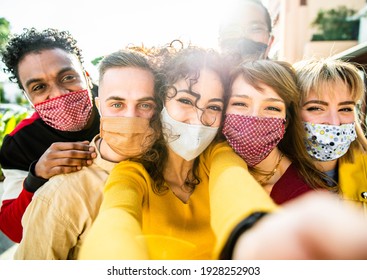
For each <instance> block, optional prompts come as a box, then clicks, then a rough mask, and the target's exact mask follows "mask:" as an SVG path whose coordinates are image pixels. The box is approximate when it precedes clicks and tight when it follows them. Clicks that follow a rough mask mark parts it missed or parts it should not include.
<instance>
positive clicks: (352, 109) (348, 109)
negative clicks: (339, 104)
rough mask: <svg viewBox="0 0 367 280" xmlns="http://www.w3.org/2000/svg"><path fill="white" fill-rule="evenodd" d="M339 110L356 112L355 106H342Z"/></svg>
mask: <svg viewBox="0 0 367 280" xmlns="http://www.w3.org/2000/svg"><path fill="white" fill-rule="evenodd" d="M339 111H340V112H346V113H348V112H354V108H352V107H345V108H340V109H339Z"/></svg>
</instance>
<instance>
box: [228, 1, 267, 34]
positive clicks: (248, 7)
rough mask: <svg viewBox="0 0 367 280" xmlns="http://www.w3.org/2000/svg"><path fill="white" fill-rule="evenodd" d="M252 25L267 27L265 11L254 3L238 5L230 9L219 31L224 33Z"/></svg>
mask: <svg viewBox="0 0 367 280" xmlns="http://www.w3.org/2000/svg"><path fill="white" fill-rule="evenodd" d="M252 23H258V24H264V25H267V23H266V14H265V11H264V10H263V9H262V7H260V6H259V5H257V4H255V3H251V2H246V3H239V4H237V5H233V7H231V11H230V12H229V13H228V16H226V18H224V20H223V23H222V28H221V29H222V32H224V33H225V32H227V31H228V29H231V28H234V27H235V26H238V27H244V26H248V25H250V24H252Z"/></svg>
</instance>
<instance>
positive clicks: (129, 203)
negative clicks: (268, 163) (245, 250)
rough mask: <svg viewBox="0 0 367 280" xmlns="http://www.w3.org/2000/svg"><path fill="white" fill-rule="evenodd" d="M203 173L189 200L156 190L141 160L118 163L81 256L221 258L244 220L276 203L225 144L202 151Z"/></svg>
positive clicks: (107, 257)
mask: <svg viewBox="0 0 367 280" xmlns="http://www.w3.org/2000/svg"><path fill="white" fill-rule="evenodd" d="M199 176H200V178H201V180H202V181H201V183H200V184H199V185H198V186H197V187H196V189H195V191H194V192H193V193H192V195H191V197H190V199H189V201H188V202H187V203H186V204H185V203H183V202H182V201H181V200H180V199H178V198H177V197H176V196H175V195H174V194H173V193H172V192H171V191H170V190H169V191H167V192H166V193H165V194H163V195H157V194H155V193H154V192H153V191H152V187H151V178H150V176H149V175H148V173H147V172H146V171H145V169H144V168H143V167H142V165H140V164H139V163H135V162H130V161H125V162H121V163H119V164H118V165H117V166H116V167H115V168H114V169H113V171H112V172H111V173H110V176H109V178H108V180H107V183H106V185H105V189H104V200H103V202H102V206H101V209H100V213H99V215H98V217H97V219H96V220H95V222H94V224H93V225H92V228H91V230H90V232H89V233H88V236H87V238H86V240H85V243H84V244H83V246H82V248H81V251H80V254H79V258H80V259H217V258H218V256H219V254H220V252H221V250H222V249H223V247H224V245H225V243H226V242H227V240H228V237H229V235H230V234H231V232H232V231H233V229H234V228H235V226H236V225H237V224H238V223H239V222H240V221H242V220H243V219H245V218H246V217H248V216H249V215H250V214H252V213H254V212H270V211H273V210H275V209H276V208H277V206H276V205H275V204H274V203H273V202H272V200H271V199H270V197H269V195H268V194H267V193H266V192H265V191H264V190H263V189H262V187H261V186H260V185H259V184H258V183H257V182H256V181H255V179H254V178H253V177H252V176H251V175H250V174H249V172H248V170H247V166H246V164H245V163H244V161H243V160H242V159H241V158H240V157H239V156H237V155H236V154H235V153H234V152H233V150H232V149H231V148H230V147H229V146H228V144H227V143H220V144H216V145H212V146H210V147H209V148H208V149H207V150H206V151H205V152H204V153H203V154H202V155H201V158H200V165H199Z"/></svg>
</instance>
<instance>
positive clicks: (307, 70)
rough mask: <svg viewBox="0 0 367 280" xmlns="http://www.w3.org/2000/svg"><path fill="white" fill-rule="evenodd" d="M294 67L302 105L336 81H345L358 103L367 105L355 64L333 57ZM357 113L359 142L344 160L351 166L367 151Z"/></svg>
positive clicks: (351, 148) (313, 60)
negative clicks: (310, 95) (313, 93)
mask: <svg viewBox="0 0 367 280" xmlns="http://www.w3.org/2000/svg"><path fill="white" fill-rule="evenodd" d="M293 66H294V68H295V70H296V75H297V79H298V88H299V90H300V94H301V95H300V101H299V104H300V106H302V104H303V102H304V100H305V99H306V98H307V96H308V95H309V94H310V92H311V91H313V92H316V93H318V94H322V92H323V88H324V87H325V86H332V85H334V84H335V83H337V82H342V83H344V84H345V85H346V86H347V87H348V89H349V92H350V95H351V97H352V99H353V100H354V101H355V102H356V104H361V103H363V102H364V91H365V89H364V83H363V80H362V78H361V75H360V73H359V70H358V68H357V66H356V65H354V64H353V63H351V62H346V61H342V60H339V59H333V58H322V59H315V58H312V59H307V60H302V61H299V62H297V63H295V64H294V65H293ZM355 112H356V117H355V127H356V133H357V139H356V141H353V142H352V144H351V145H350V148H349V150H348V152H347V153H346V154H345V155H344V156H343V157H342V158H341V159H342V160H345V161H346V162H351V163H353V162H354V156H353V153H354V151H356V150H358V151H362V152H366V151H367V139H366V137H365V135H364V133H363V129H362V127H361V122H360V117H359V116H358V112H357V110H355Z"/></svg>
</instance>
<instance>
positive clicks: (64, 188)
mask: <svg viewBox="0 0 367 280" xmlns="http://www.w3.org/2000/svg"><path fill="white" fill-rule="evenodd" d="M108 175H109V174H108V173H107V172H106V171H105V170H103V169H101V168H99V167H98V166H97V165H96V164H93V165H91V166H89V167H84V168H83V169H82V170H80V171H77V172H73V173H69V174H60V175H56V176H54V177H52V178H50V179H49V180H48V181H47V183H45V184H44V185H43V186H42V187H41V188H39V189H38V190H37V191H36V193H35V195H34V198H33V199H37V200H42V201H43V202H45V203H49V204H51V203H55V201H65V203H68V202H70V203H72V201H74V202H78V203H84V202H86V201H88V199H89V198H90V197H92V196H93V195H95V194H97V193H102V190H103V186H104V183H105V181H106V180H107V177H108ZM70 203H69V204H70Z"/></svg>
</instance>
